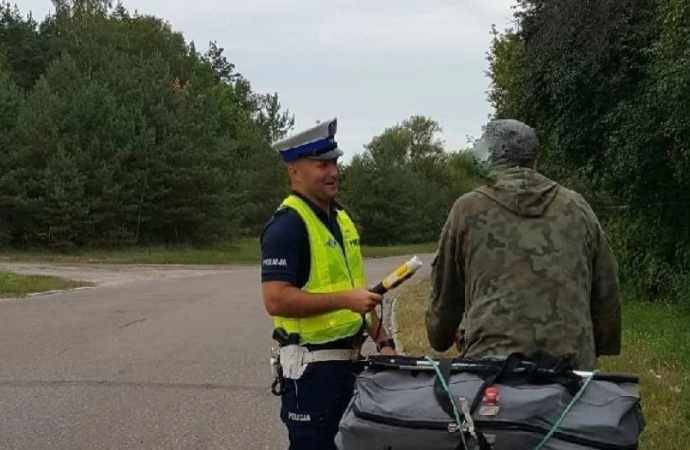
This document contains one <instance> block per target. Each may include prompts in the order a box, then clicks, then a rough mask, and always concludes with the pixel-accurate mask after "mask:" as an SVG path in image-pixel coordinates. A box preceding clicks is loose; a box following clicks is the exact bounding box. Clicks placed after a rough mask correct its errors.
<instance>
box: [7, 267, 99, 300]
mask: <svg viewBox="0 0 690 450" xmlns="http://www.w3.org/2000/svg"><path fill="white" fill-rule="evenodd" d="M91 285H92V284H91V283H88V282H83V281H74V280H65V279H63V278H57V277H49V276H45V275H19V274H16V273H12V272H8V271H4V270H0V298H8V297H12V298H15V297H26V296H27V295H29V294H33V293H39V292H47V291H53V290H64V289H74V288H78V287H84V286H91Z"/></svg>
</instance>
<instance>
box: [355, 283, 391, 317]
mask: <svg viewBox="0 0 690 450" xmlns="http://www.w3.org/2000/svg"><path fill="white" fill-rule="evenodd" d="M382 301H383V296H382V295H379V294H376V293H374V292H371V291H370V290H368V289H366V288H359V289H355V290H354V291H351V292H350V293H349V295H348V297H347V308H348V309H349V310H351V311H354V312H356V313H359V314H366V313H368V312H369V311H371V310H372V309H374V308H375V307H376V305H378V304H379V303H381V302H382Z"/></svg>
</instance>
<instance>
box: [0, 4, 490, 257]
mask: <svg viewBox="0 0 690 450" xmlns="http://www.w3.org/2000/svg"><path fill="white" fill-rule="evenodd" d="M54 7H55V11H56V12H55V14H54V15H52V16H49V17H47V18H45V19H44V21H43V22H42V23H40V24H39V23H37V22H36V21H34V20H33V19H32V18H23V17H22V16H21V14H20V12H19V11H18V10H17V8H16V7H15V8H12V7H11V6H10V5H9V4H2V5H0V100H1V101H2V102H1V103H0V132H2V134H1V135H0V144H1V147H0V152H1V154H0V156H2V158H0V169H2V171H0V207H1V208H2V212H3V214H2V215H0V245H2V246H12V247H15V248H38V249H56V250H70V252H71V253H72V254H75V253H79V252H82V251H89V249H96V251H98V250H97V249H104V248H108V247H136V246H149V247H150V248H160V246H165V245H175V246H180V247H181V248H188V247H189V246H190V245H192V246H195V245H196V246H200V245H208V246H210V245H214V246H216V247H218V246H219V244H220V243H227V242H233V240H235V239H236V238H238V237H240V236H242V235H250V236H254V237H256V236H257V235H258V234H259V232H260V231H261V228H262V226H263V225H264V223H265V222H266V221H267V220H268V218H269V217H270V215H271V214H272V213H273V211H274V210H275V208H276V207H277V205H278V204H279V202H280V200H281V199H282V198H283V197H284V196H285V195H286V194H287V193H288V191H289V185H288V183H287V176H286V172H285V168H284V166H283V164H282V163H281V161H280V158H279V155H278V154H277V153H276V152H275V151H273V150H272V149H271V148H270V146H269V143H270V142H273V141H275V140H277V139H280V138H282V137H284V136H285V135H286V134H287V132H288V131H289V130H291V129H292V128H293V126H294V117H293V116H292V115H291V114H290V112H289V111H287V110H285V109H284V107H283V105H282V104H281V102H280V99H279V97H278V95H277V94H276V93H259V92H255V91H254V90H253V88H252V86H251V83H250V82H249V80H247V79H246V78H245V77H244V76H243V75H242V74H241V73H239V72H238V71H237V70H236V67H235V65H234V64H233V63H232V62H231V61H230V60H229V59H228V58H227V57H226V55H225V54H224V49H223V48H222V47H221V46H220V45H218V44H217V43H216V42H210V43H209V46H208V49H207V50H206V51H205V52H204V53H199V52H197V50H196V46H195V44H194V43H193V42H192V43H187V42H185V40H184V38H183V36H182V35H181V34H180V33H178V32H176V31H174V30H173V29H172V27H171V26H170V25H169V24H168V23H166V22H165V21H163V20H161V19H159V18H156V17H152V16H146V15H138V14H131V13H129V12H128V11H127V10H126V9H125V7H124V6H123V5H122V4H117V5H115V6H113V5H111V3H110V2H109V1H108V0H54ZM440 132H441V128H440V126H439V124H438V123H437V122H436V121H434V120H432V119H431V118H427V117H421V116H413V117H411V118H409V119H408V120H405V121H404V122H403V123H402V124H398V125H395V126H393V127H391V128H388V129H386V130H384V132H383V133H382V134H381V135H379V136H376V137H374V139H373V140H372V141H371V143H370V144H369V145H368V146H367V151H366V152H365V153H364V154H362V155H357V156H355V158H354V160H353V161H352V162H351V164H349V165H347V167H344V168H343V183H342V184H343V201H344V203H345V204H346V205H347V206H348V208H349V210H350V211H351V212H352V213H353V215H354V216H355V217H358V220H359V223H360V225H361V226H362V228H363V231H364V234H363V237H364V240H365V241H366V242H365V243H366V244H370V245H372V244H373V245H390V244H396V245H400V244H406V243H407V244H416V243H428V242H430V241H435V240H436V239H437V238H438V234H439V231H440V228H441V226H442V225H443V222H444V220H445V218H446V214H447V211H448V210H449V208H450V207H451V205H452V203H453V201H454V200H455V199H456V198H457V197H458V196H459V195H461V194H463V193H464V192H466V191H467V190H469V189H471V188H472V187H473V186H474V185H475V184H476V182H477V181H476V180H477V176H478V173H479V165H478V164H477V162H476V161H475V160H474V159H473V158H472V156H471V155H469V154H465V153H458V152H448V151H446V149H445V148H444V143H443V142H442V141H441V140H439V139H438V137H437V136H438V134H439V133H440Z"/></svg>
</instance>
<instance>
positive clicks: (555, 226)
mask: <svg viewBox="0 0 690 450" xmlns="http://www.w3.org/2000/svg"><path fill="white" fill-rule="evenodd" d="M478 145H479V146H480V148H481V147H483V149H484V150H486V151H487V152H488V154H489V156H490V161H491V162H492V164H493V166H494V167H493V173H492V174H490V179H491V182H489V183H487V184H486V185H484V186H480V187H478V188H477V189H475V190H473V191H471V192H469V193H467V194H466V195H463V196H462V197H461V198H459V199H458V200H457V201H456V202H455V204H454V205H453V207H452V209H451V211H450V213H449V215H448V219H447V221H446V223H445V225H444V227H443V231H442V232H441V237H440V240H439V250H438V253H437V255H436V258H435V260H434V262H433V263H432V274H431V286H432V289H431V294H430V302H429V307H428V310H427V313H426V328H427V333H428V337H429V342H430V343H431V346H432V347H433V348H434V349H436V350H437V351H445V350H447V349H448V348H449V347H450V346H451V345H453V341H454V340H456V341H458V342H459V345H460V346H461V348H462V351H463V352H464V353H465V356H467V357H469V358H480V357H483V356H508V355H509V354H511V353H514V352H519V353H523V354H525V355H530V354H533V353H535V352H538V351H542V352H546V353H549V354H551V355H552V356H556V357H570V358H572V360H571V362H572V364H573V366H574V367H575V368H577V369H580V370H592V369H594V368H595V367H596V359H597V357H598V356H601V355H617V354H619V353H620V350H621V302H620V292H619V285H618V275H617V263H616V259H615V258H614V255H613V253H612V251H611V247H610V245H609V242H608V240H607V237H606V234H605V233H604V230H603V229H602V227H601V225H600V223H599V221H598V220H597V217H596V215H595V214H594V212H593V211H592V209H591V208H590V206H589V205H588V204H587V202H586V201H585V199H584V198H583V197H582V196H581V195H579V194H578V193H576V192H574V191H572V190H569V189H566V188H565V187H563V186H561V185H559V184H558V183H556V182H555V181H552V180H550V179H549V178H547V177H545V176H544V175H542V174H541V173H539V172H538V171H537V170H536V161H537V156H538V150H539V142H538V140H537V136H536V133H535V131H534V130H533V129H532V128H531V127H529V126H527V125H526V124H524V123H522V122H519V121H516V120H508V119H506V120H496V121H492V122H490V123H489V124H488V126H487V127H486V130H485V132H484V135H483V136H482V138H481V139H480V141H479V144H478ZM461 322H462V323H461ZM459 325H460V329H459V331H458V326H459Z"/></svg>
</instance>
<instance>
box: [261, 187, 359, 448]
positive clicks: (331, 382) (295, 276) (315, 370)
mask: <svg viewBox="0 0 690 450" xmlns="http://www.w3.org/2000/svg"><path fill="white" fill-rule="evenodd" d="M293 194H295V195H297V196H299V197H300V198H301V199H302V200H304V201H305V202H306V203H307V204H308V205H309V206H310V207H311V208H312V209H313V210H314V212H315V213H316V215H317V217H319V219H321V221H323V223H324V224H325V225H326V227H328V229H329V230H330V231H331V233H332V234H333V236H334V237H335V239H336V240H337V241H338V242H339V243H340V245H341V247H344V245H343V236H342V232H341V230H340V227H339V226H338V223H337V221H336V220H335V217H336V213H335V210H336V209H339V208H341V207H340V205H338V204H337V203H335V202H332V203H331V211H330V215H326V213H325V212H324V211H323V210H321V209H320V208H319V207H318V206H316V205H315V204H314V203H313V202H311V201H309V200H308V199H306V198H305V197H304V196H302V195H300V194H299V193H297V192H293ZM261 255H262V269H261V280H262V281H277V280H280V281H286V282H289V283H291V284H293V285H294V286H296V287H299V288H302V287H303V286H304V285H305V284H306V283H307V281H308V279H309V270H310V265H311V259H310V248H309V236H308V233H307V228H306V225H305V224H304V222H303V221H302V218H301V217H300V216H299V215H298V214H297V212H295V211H294V210H292V209H291V208H280V209H279V210H278V211H276V213H275V214H274V215H273V217H272V218H271V220H269V222H268V223H267V224H266V226H265V228H264V230H263V232H262V233H261ZM354 344H355V343H354V339H353V338H345V339H341V340H338V341H335V342H330V343H327V344H322V345H307V346H306V347H307V348H309V349H310V350H315V349H326V348H328V349H333V348H337V349H342V348H352V347H353V345H354ZM357 371H358V367H357V365H356V364H354V363H352V362H349V361H323V362H317V363H312V364H309V365H308V366H307V369H306V370H305V371H304V374H303V375H302V377H301V378H300V379H299V380H291V379H285V380H284V381H285V392H284V393H283V395H282V396H281V411H280V417H281V420H282V421H283V422H284V423H285V425H286V427H287V429H288V434H289V437H290V447H289V450H317V449H318V450H337V447H336V446H335V443H334V438H335V435H336V434H337V432H338V424H339V422H340V419H341V418H342V415H343V413H344V412H345V409H346V408H347V405H348V403H349V402H350V399H351V398H352V393H353V389H354V382H355V376H356V373H357Z"/></svg>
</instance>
